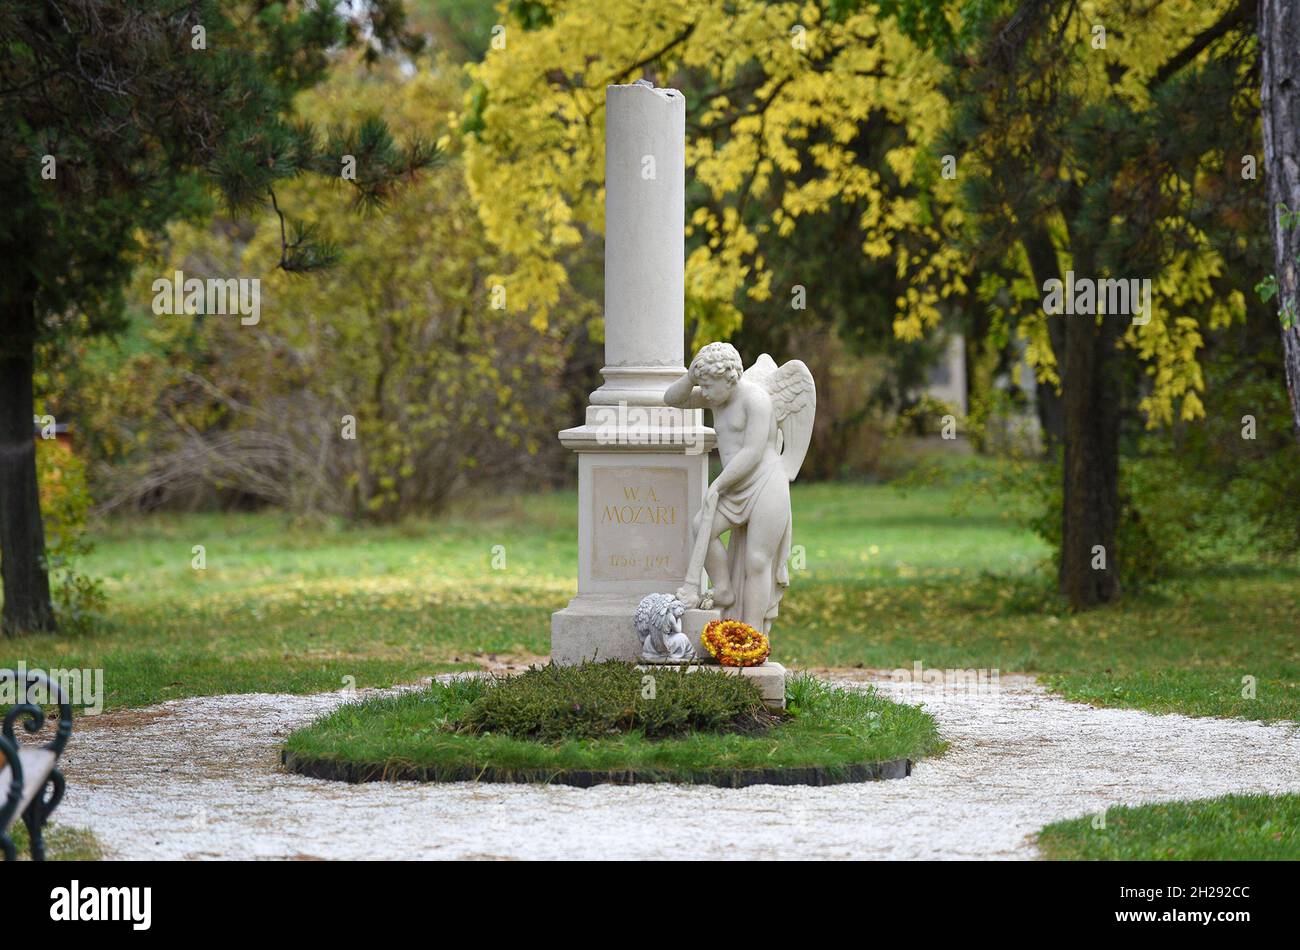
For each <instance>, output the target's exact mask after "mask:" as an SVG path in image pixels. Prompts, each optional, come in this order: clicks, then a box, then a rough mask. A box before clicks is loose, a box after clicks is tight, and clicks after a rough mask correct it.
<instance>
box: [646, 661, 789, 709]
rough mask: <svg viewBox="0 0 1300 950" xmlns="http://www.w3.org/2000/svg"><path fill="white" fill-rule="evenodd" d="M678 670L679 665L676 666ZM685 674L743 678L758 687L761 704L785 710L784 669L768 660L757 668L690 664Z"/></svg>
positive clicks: (653, 667)
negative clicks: (703, 672) (700, 672)
mask: <svg viewBox="0 0 1300 950" xmlns="http://www.w3.org/2000/svg"><path fill="white" fill-rule="evenodd" d="M667 665H668V664H665V663H643V664H641V665H640V666H638V667H637V669H638V670H645V671H647V672H654V670H656V669H662V668H663V667H664V666H667ZM677 666H678V667H679V668H680V667H681V664H677ZM685 669H686V672H687V673H694V672H695V671H696V670H713V671H715V672H719V671H720V672H723V673H726V674H727V675H728V676H743V677H744V678H745V679H747V680H749V681H750V682H752V683H753V684H754V685H755V686H757V687H758V691H759V692H760V693H761V694H762V696H763V703H764V705H766V706H767V708H768V709H785V678H786V676H787V675H788V674H787V672H786V668H785V667H784V666H782V665H781V664H780V663H773V662H771V661H770V660H769V661H768V662H766V663H762V664H760V665H758V666H719V665H717V664H714V663H692V664H690V665H688V666H686V668H685Z"/></svg>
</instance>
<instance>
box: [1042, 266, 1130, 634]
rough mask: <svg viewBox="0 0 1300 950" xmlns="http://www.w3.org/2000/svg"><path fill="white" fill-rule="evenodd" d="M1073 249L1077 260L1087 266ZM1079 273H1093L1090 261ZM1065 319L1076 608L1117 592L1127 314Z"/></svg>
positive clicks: (1069, 577)
mask: <svg viewBox="0 0 1300 950" xmlns="http://www.w3.org/2000/svg"><path fill="white" fill-rule="evenodd" d="M1087 264H1088V261H1087V258H1086V257H1085V256H1084V255H1076V266H1081V267H1084V268H1087ZM1080 273H1082V274H1085V275H1089V276H1090V275H1091V274H1092V273H1094V271H1093V270H1092V269H1091V268H1087V269H1083V270H1081V271H1080ZM1059 319H1061V320H1063V321H1065V359H1064V361H1063V363H1064V370H1065V373H1064V376H1063V383H1064V392H1063V394H1062V401H1063V403H1064V406H1063V408H1064V415H1065V440H1064V441H1065V471H1064V488H1065V494H1064V504H1063V506H1062V530H1061V567H1060V586H1061V593H1062V594H1063V595H1064V596H1065V598H1066V600H1067V601H1069V604H1070V606H1071V607H1072V608H1074V609H1076V610H1081V609H1085V608H1088V607H1093V606H1096V605H1097V604H1100V603H1105V602H1108V601H1112V600H1115V599H1117V598H1118V597H1119V594H1120V583H1119V564H1118V558H1117V553H1116V550H1115V530H1116V527H1117V526H1118V524H1119V423H1120V401H1121V393H1122V389H1121V380H1120V374H1119V368H1120V366H1119V354H1118V353H1117V352H1116V349H1115V344H1116V342H1117V341H1118V340H1119V337H1120V334H1121V333H1122V332H1123V324H1124V321H1125V320H1128V319H1130V318H1129V317H1127V316H1125V315H1122V314H1114V315H1109V314H1108V315H1106V316H1104V317H1102V318H1101V319H1100V323H1099V322H1098V320H1097V318H1095V317H1092V316H1083V315H1073V316H1061V317H1059Z"/></svg>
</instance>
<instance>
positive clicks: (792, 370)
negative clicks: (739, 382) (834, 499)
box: [745, 353, 817, 481]
mask: <svg viewBox="0 0 1300 950" xmlns="http://www.w3.org/2000/svg"><path fill="white" fill-rule="evenodd" d="M745 378H746V379H748V380H752V381H753V382H756V383H761V384H762V385H763V388H765V389H766V390H767V391H768V393H769V394H770V395H771V397H772V408H773V409H775V410H776V427H777V430H778V431H779V432H780V433H781V442H782V445H781V464H782V465H783V466H784V467H785V474H786V476H787V477H788V478H789V479H790V481H794V480H795V478H796V477H797V476H798V475H799V469H800V467H801V466H802V465H803V460H804V456H806V455H807V454H808V443H809V442H811V441H812V430H813V417H814V416H815V415H816V414H817V384H816V383H814V382H813V378H812V373H810V372H809V371H808V367H807V366H805V365H804V363H803V361H802V360H791V361H790V362H788V363H786V364H785V365H784V366H781V367H778V366H777V365H776V362H775V361H774V360H773V359H772V357H770V356H768V355H767V354H766V353H764V354H763V355H762V356H760V357H759V358H758V359H757V360H756V361H755V362H754V365H753V366H751V367H750V368H749V369H748V370H746V371H745Z"/></svg>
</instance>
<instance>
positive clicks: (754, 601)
mask: <svg viewBox="0 0 1300 950" xmlns="http://www.w3.org/2000/svg"><path fill="white" fill-rule="evenodd" d="M781 476H782V473H780V472H778V473H777V474H776V475H774V476H773V477H772V478H771V479H769V480H768V483H767V485H766V486H765V487H764V489H763V494H762V496H761V497H760V498H759V499H758V503H757V504H756V505H755V506H754V509H753V514H752V515H751V516H750V519H749V526H748V527H747V528H746V531H745V589H744V591H743V592H742V594H741V605H740V609H741V619H742V620H744V621H745V623H747V624H749V625H750V626H751V627H753V628H754V629H755V630H761V631H764V632H766V631H767V629H768V620H767V612H768V609H769V608H770V607H771V606H772V572H773V571H774V570H776V559H777V556H778V554H779V553H780V548H781V540H782V539H783V538H784V537H785V529H786V525H787V524H788V522H789V518H790V483H789V482H788V481H786V480H785V479H784V478H782V477H781Z"/></svg>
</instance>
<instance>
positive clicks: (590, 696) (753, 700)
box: [460, 662, 775, 742]
mask: <svg viewBox="0 0 1300 950" xmlns="http://www.w3.org/2000/svg"><path fill="white" fill-rule="evenodd" d="M460 688H461V690H462V693H461V695H462V696H465V697H469V696H474V697H475V698H474V699H473V701H472V702H471V703H470V704H469V708H468V709H467V710H466V711H465V712H464V713H463V714H462V716H461V717H460V725H461V729H462V730H463V731H465V732H472V733H477V734H479V735H486V734H497V735H503V736H512V737H513V738H516V739H537V740H539V741H542V742H557V741H560V740H563V739H599V738H602V737H604V736H609V735H614V734H616V733H625V732H632V731H633V730H639V731H640V732H641V733H642V734H643V735H645V736H646V737H647V738H650V739H662V738H669V737H673V736H685V735H689V734H690V733H693V732H761V731H764V730H766V729H768V728H769V727H770V726H771V724H772V723H773V722H774V721H775V720H774V718H773V717H772V716H771V715H769V714H768V713H767V711H766V708H765V707H764V705H763V697H762V695H761V694H760V693H759V691H758V688H757V687H756V686H754V684H753V683H751V682H750V681H749V680H747V679H744V678H742V677H739V676H728V675H727V674H725V673H722V672H720V671H716V670H709V669H701V670H698V671H696V672H694V673H687V672H685V671H684V670H682V669H680V668H673V667H666V668H664V669H662V670H653V671H643V670H638V669H637V668H636V667H635V666H633V665H632V664H631V663H614V662H607V663H584V664H582V665H580V666H555V665H553V664H552V665H548V666H535V667H533V668H532V669H530V670H528V671H527V672H526V673H522V674H520V675H518V676H511V677H508V678H505V679H500V680H497V681H496V682H494V683H489V682H488V681H484V680H481V679H480V680H472V681H468V682H466V683H465V684H464V685H463V686H461V687H460ZM476 693H477V695H475V694H476Z"/></svg>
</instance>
